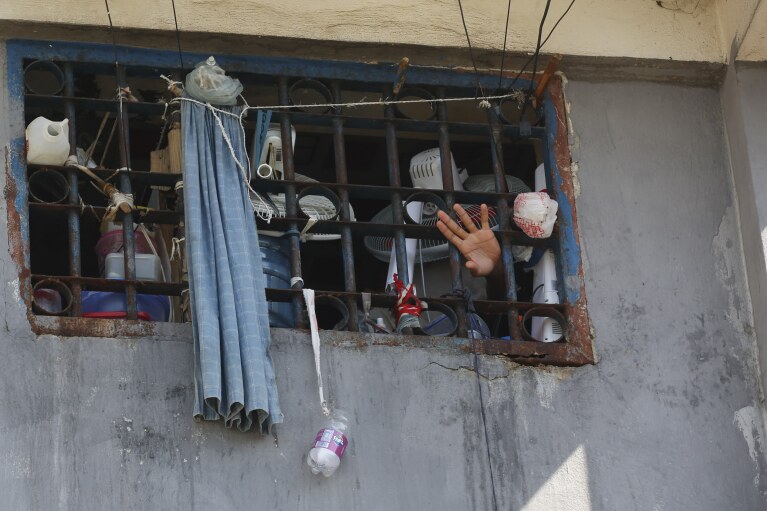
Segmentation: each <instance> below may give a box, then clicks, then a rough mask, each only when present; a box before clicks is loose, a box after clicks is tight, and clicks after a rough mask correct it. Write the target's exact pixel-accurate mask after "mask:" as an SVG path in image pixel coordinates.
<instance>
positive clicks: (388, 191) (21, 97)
mask: <svg viewBox="0 0 767 511" xmlns="http://www.w3.org/2000/svg"><path fill="white" fill-rule="evenodd" d="M7 54H8V92H9V106H10V110H9V113H10V126H11V132H12V140H11V144H10V146H9V150H8V154H7V163H8V164H7V174H8V175H7V178H8V186H7V187H6V199H7V207H8V218H9V226H8V228H9V237H10V241H11V247H12V252H13V255H14V258H15V260H16V262H17V264H18V266H19V277H20V283H21V286H20V290H21V296H22V298H23V299H24V300H25V301H26V303H27V306H28V309H29V319H30V322H31V323H32V326H33V329H34V330H35V331H37V332H39V333H55V334H59V335H78V336H86V335H109V336H117V335H145V334H147V332H148V331H149V330H152V329H153V328H155V325H153V324H150V325H143V326H137V323H138V322H136V321H130V320H91V319H89V320H86V321H83V320H82V318H77V317H56V318H45V320H46V321H42V320H41V318H40V317H39V316H36V315H35V314H33V313H32V311H31V306H30V302H31V300H30V297H31V287H32V284H33V282H34V281H35V279H39V278H41V276H33V275H31V272H30V253H29V212H28V211H29V207H30V204H29V203H28V201H27V173H28V169H27V165H26V164H25V161H24V106H25V89H24V76H23V63H24V62H25V61H28V60H52V61H56V62H58V63H60V64H61V66H62V67H63V69H64V71H65V78H66V83H65V85H66V87H65V91H64V94H63V96H62V98H59V99H54V98H47V100H49V101H62V102H64V105H65V108H66V111H67V114H68V116H69V117H71V119H74V112H75V108H95V109H99V110H102V111H105V110H112V111H115V112H116V113H117V109H116V102H115V101H112V100H101V99H99V100H86V99H82V98H74V97H73V90H74V89H73V82H72V68H73V66H82V65H88V66H102V67H104V68H107V67H109V66H111V69H112V70H114V60H115V49H114V48H112V47H111V46H104V45H94V44H79V43H50V42H38V41H22V40H14V41H9V42H8V43H7ZM205 57H207V55H202V54H191V53H189V54H186V55H185V59H184V60H185V62H197V61H200V60H204V58H205ZM117 59H118V61H119V62H120V68H119V71H118V76H117V81H118V83H120V84H121V85H122V84H123V83H122V82H125V79H126V75H125V73H126V69H128V70H132V69H142V70H143V72H145V73H147V72H151V73H154V76H159V74H160V73H166V74H167V72H168V70H171V71H172V70H176V71H178V54H177V53H175V52H172V51H160V50H148V49H139V48H129V47H118V48H117ZM217 60H218V62H219V64H220V65H222V67H224V68H225V69H227V71H228V72H230V73H232V74H235V75H236V74H237V73H255V74H258V75H260V76H268V77H273V78H274V80H275V85H276V88H277V93H278V94H277V95H278V97H279V101H280V103H281V104H284V105H287V104H290V103H289V101H290V100H289V95H288V94H289V93H288V91H289V85H290V83H291V81H295V80H298V79H305V78H308V79H312V80H320V81H322V83H324V84H327V86H328V88H329V90H330V91H331V94H332V96H333V99H334V100H336V101H338V100H339V99H340V98H341V90H342V87H343V85H344V84H345V83H346V82H354V83H362V84H365V85H366V86H372V87H375V88H376V89H378V90H380V91H381V94H382V97H387V96H391V87H392V82H393V79H394V76H395V74H396V67H395V66H392V65H386V64H363V63H356V62H335V61H334V62H328V61H315V60H306V59H300V58H278V57H252V56H217ZM112 72H114V71H112ZM479 79H480V81H482V82H483V84H484V85H485V87H486V88H487V89H492V88H494V87H496V86H497V82H498V76H497V74H496V75H492V74H486V75H480V77H479ZM528 80H529V77H528ZM407 81H408V85H411V86H415V87H424V88H428V89H430V90H432V91H434V93H435V95H436V96H437V97H449V96H450V95H455V94H456V93H457V92H459V93H461V95H472V94H474V91H475V87H476V81H477V77H476V76H475V75H474V74H470V73H466V72H462V71H457V70H450V69H438V68H430V67H413V68H411V69H410V70H409V71H408V75H407ZM510 84H511V75H510V76H508V77H506V78H505V83H504V85H505V86H509V85H510ZM515 85H516V87H517V88H526V87H527V86H528V85H529V81H527V80H522V81H519V82H517V83H516V84H515ZM37 100H38V101H40V100H41V99H40V98H37ZM43 100H45V98H43ZM125 107H126V105H124V108H125ZM158 108H160V109H161V108H162V107H161V106H159V105H156V104H130V105H127V109H129V111H136V110H137V109H138V110H142V109H144V110H146V111H151V112H155V113H158V112H156V110H157V109H158ZM542 112H543V118H544V123H543V126H536V127H532V128H531V130H530V133H529V134H525V135H524V136H523V135H522V133H521V131H520V126H518V125H510V124H504V123H502V122H500V120H499V119H498V117H497V116H494V115H489V117H488V121H487V122H483V123H469V122H455V121H451V120H450V119H449V118H448V106H447V105H446V104H445V103H438V106H437V108H436V115H435V118H434V119H432V120H428V121H420V120H419V121H416V120H412V119H408V118H403V117H402V116H398V115H397V113H396V112H395V110H394V108H392V107H391V106H388V107H386V108H385V110H384V115H383V116H382V117H359V116H349V115H345V113H344V112H343V111H340V110H331V111H328V112H325V113H308V112H304V111H297V110H283V111H277V112H275V113H274V117H273V118H274V119H276V120H278V121H279V123H280V127H281V132H282V135H283V139H286V137H287V138H288V139H289V138H290V133H291V128H292V126H293V125H300V124H319V125H322V126H325V127H328V128H330V129H331V130H332V136H333V151H334V154H335V162H336V180H335V182H329V183H319V185H318V184H311V185H307V183H304V182H301V181H297V180H296V178H295V169H294V165H293V151H292V148H291V146H290V144H287V145H286V146H285V147H284V148H283V153H282V157H283V162H284V168H285V176H284V177H285V180H284V181H281V182H274V181H254V186H259V187H261V188H260V190H261V191H280V192H284V193H285V195H286V213H287V214H286V218H284V219H274V220H272V225H276V226H278V227H284V228H286V229H288V231H289V232H292V233H294V234H293V235H291V236H290V249H291V271H292V274H293V275H294V276H301V271H302V265H301V256H300V239H299V237H298V232H300V230H301V229H302V228H303V226H304V225H305V223H306V221H307V220H306V219H305V218H303V219H302V218H300V217H299V215H298V210H297V196H298V194H299V193H300V192H301V190H302V189H304V188H306V187H307V186H323V187H326V188H328V189H330V190H332V191H333V192H335V193H336V195H337V196H338V197H339V198H340V199H341V208H340V210H341V211H340V215H339V218H338V219H337V220H326V221H320V222H318V223H317V224H316V225H315V226H314V227H313V230H314V232H323V233H335V234H340V236H341V251H342V254H341V262H342V265H343V269H344V291H327V292H325V291H322V290H317V294H318V296H321V295H332V296H335V297H337V298H340V299H341V300H343V301H344V302H345V303H346V304H347V307H348V308H349V310H350V316H351V321H350V325H349V330H351V331H352V332H355V331H356V330H357V324H356V311H357V308H358V307H359V306H360V293H359V290H358V289H357V288H356V284H355V268H354V263H355V258H354V247H353V243H352V239H353V237H354V236H357V235H361V234H362V233H369V232H372V231H374V230H376V229H377V230H382V229H383V231H384V232H386V233H387V234H389V235H393V236H394V243H395V247H397V249H396V254H397V259H398V262H399V263H400V264H399V266H400V267H406V265H405V264H404V262H405V260H406V254H405V247H404V245H405V244H404V240H405V237H411V238H413V237H415V238H434V237H435V236H439V233H438V232H437V231H436V228H431V227H425V226H418V225H406V224H404V222H403V208H402V200H404V199H406V198H407V197H408V196H409V195H411V194H412V193H413V192H414V190H413V189H412V188H404V187H402V186H401V184H400V181H399V176H400V170H401V169H400V168H399V161H398V151H397V134H398V130H401V129H402V130H408V131H420V132H426V133H432V134H436V136H437V139H438V141H439V148H440V153H441V155H442V156H443V157H442V162H443V165H442V167H443V169H442V170H443V183H444V188H445V189H444V190H430V192H432V193H434V194H436V195H439V196H440V197H441V198H442V199H443V200H444V201H445V202H446V203H447V204H448V206H451V205H452V204H453V203H455V202H456V201H459V202H461V203H480V202H487V203H488V204H491V205H493V206H495V207H496V209H497V211H498V212H499V220H500V226H499V230H498V237H499V240H500V242H501V248H502V260H503V264H504V269H511V271H505V274H506V288H507V289H508V292H507V295H506V300H505V301H494V300H483V301H479V302H477V303H476V307H477V310H478V311H479V312H488V313H505V314H506V316H507V318H508V322H509V331H510V332H511V337H512V340H510V341H508V340H500V339H485V340H478V341H476V346H477V349H479V350H481V351H483V352H485V353H493V354H504V355H507V356H510V357H512V358H513V359H514V360H516V361H519V362H521V363H528V364H553V365H567V366H577V365H583V364H589V363H593V362H594V357H593V352H592V347H591V336H590V325H589V319H588V311H587V308H586V296H585V290H584V284H583V268H582V264H581V257H580V247H579V241H578V240H579V238H578V224H577V218H576V214H575V191H574V187H573V176H572V173H571V161H570V155H569V145H568V134H567V124H566V111H565V103H564V97H563V89H562V81H561V79H559V77H555V78H554V79H553V80H552V81H551V83H550V85H549V87H548V89H547V91H546V94H545V97H544V101H543V106H542ZM159 113H162V112H159ZM69 114H71V115H69ZM121 121H122V122H121V123H120V127H121V129H124V130H125V132H126V134H127V123H128V115H127V112H126V113H125V114H124V115H123V116H122V118H121ZM347 127H351V128H363V129H373V130H377V131H379V132H380V133H381V136H383V137H384V138H385V140H386V147H387V156H388V168H389V184H388V186H371V185H358V184H352V183H350V182H349V180H348V171H347V169H346V164H345V147H344V143H345V135H344V133H345V132H344V129H345V128H347ZM74 129H76V127H74ZM458 132H461V133H471V134H475V135H484V136H487V139H488V150H489V151H490V152H491V153H492V161H493V173H494V175H495V181H496V193H475V192H465V191H453V185H452V174H451V170H450V163H449V162H450V158H449V157H447V158H446V157H444V156H446V155H449V154H450V135H451V133H458ZM118 140H126V145H127V146H128V147H129V145H128V144H129V141H127V137H125V138H123V137H121V138H120V139H118ZM520 140H526V141H534V142H535V143H537V144H539V145H540V147H541V153H542V156H543V163H544V164H545V168H546V171H547V184H548V185H549V186H548V189H549V192H550V194H551V195H552V196H553V198H554V199H555V200H557V202H558V203H559V205H560V209H559V216H558V220H557V226H556V229H555V234H554V235H553V236H552V238H551V239H549V240H532V239H529V238H527V237H525V236H524V235H522V234H521V233H519V232H517V231H512V229H511V227H510V216H509V214H508V213H509V211H510V207H511V204H513V199H514V195H512V194H509V193H507V189H506V182H505V178H504V174H505V172H504V169H503V154H502V152H503V146H504V143H506V142H508V141H520ZM128 147H124V148H122V149H123V152H124V153H125V154H127V153H128ZM124 163H127V162H124ZM62 171H64V172H67V173H68V179H69V183H70V187H74V191H75V193H74V194H72V195H73V196H74V197H75V198H73V199H70V203H69V204H61V205H57V206H56V208H58V209H61V210H62V214H66V215H67V218H68V231H69V240H70V246H77V247H79V235H80V233H79V220H78V217H79V215H80V206H79V204H78V203H77V202H74V201H75V200H76V191H77V188H76V187H77V178H76V176H75V175H74V174H73V172H75V171H72V170H70V169H62ZM128 174H129V173H127V172H122V173H120V181H119V183H120V187H121V189H122V191H124V192H126V191H130V186H131V181H132V180H135V179H138V180H141V179H148V177H147V176H148V173H142V172H131V173H130V175H128ZM139 174H144V175H143V176H142V175H139ZM167 178H170V179H172V178H171V176H167ZM152 179H160V180H162V179H165V178H163V177H160V178H155V177H152ZM155 184H159V183H155ZM163 184H167V183H164V182H163ZM361 198H363V199H364V198H376V199H386V200H390V201H391V206H392V211H393V213H394V214H393V216H394V222H395V224H394V225H392V226H388V227H386V226H383V227H382V226H380V225H374V224H371V223H367V222H351V221H350V218H349V201H350V199H361ZM31 207H38V206H31ZM151 215H152V213H149V214H147V215H145V216H142V217H141V218H140V219H136V220H139V221H142V222H153V221H154V222H166V223H172V222H176V221H178V220H179V218H178V216H174V215H173V214H172V212H156V213H154V217H152V218H148V217H147V216H151ZM124 224H125V227H124V239H125V247H126V250H125V254H126V255H125V257H126V264H125V267H126V279H125V280H124V281H111V282H108V281H104V279H93V278H87V277H82V276H80V266H79V265H80V261H79V258H80V256H79V254H78V250H79V249H70V272H69V273H70V274H69V276H67V277H65V278H63V280H64V282H65V283H66V284H67V285H69V286H70V288H71V289H72V291H73V295H75V300H74V302H75V303H74V306H73V308H74V312H73V315H75V316H77V315H79V298H78V297H79V292H80V290H81V289H82V288H86V289H96V290H115V291H123V290H124V291H125V292H126V293H127V296H128V310H127V312H128V318H135V314H136V302H135V295H136V293H137V292H141V293H149V294H166V295H176V296H177V295H179V294H180V293H181V292H182V290H183V287H182V285H181V284H174V283H148V282H144V281H137V280H135V273H134V272H135V261H134V260H133V256H132V254H133V253H134V248H133V246H134V237H133V236H134V232H133V229H131V227H130V223H129V222H125V223H124ZM512 244H528V245H542V246H546V247H549V248H552V249H553V250H554V251H555V254H556V258H557V262H558V265H557V266H558V268H557V271H558V275H559V282H560V295H561V296H562V298H563V299H564V300H563V303H562V304H561V305H555V306H552V308H554V309H556V310H558V311H559V312H561V313H562V314H564V315H565V317H566V323H567V325H566V328H565V341H564V342H555V343H542V342H532V341H525V340H521V338H520V336H519V322H520V319H519V318H520V315H521V314H522V313H524V312H525V311H526V310H529V309H530V308H531V307H534V306H538V307H540V304H532V303H527V302H518V301H517V299H516V284H515V281H514V271H513V264H514V263H513V258H512V255H511V246H512ZM449 260H450V269H451V279H452V283H453V285H454V286H459V287H460V286H461V276H460V268H461V261H460V254H459V253H458V251H457V250H456V249H455V248H454V247H453V246H452V245H451V246H450V256H449ZM267 298H268V299H269V300H276V301H290V302H292V303H293V307H294V310H295V311H296V312H297V317H298V318H301V317H302V316H303V314H302V301H301V297H300V290H294V289H290V290H277V289H269V290H267ZM372 300H373V305H374V306H376V305H378V306H390V305H391V304H392V303H393V298H392V297H391V296H388V295H386V294H383V293H381V294H373V295H372ZM429 301H430V302H442V303H443V304H444V305H447V306H449V307H451V308H452V309H454V310H455V312H456V315H457V317H458V321H459V328H458V336H459V338H462V337H465V335H466V311H465V308H464V304H463V302H462V301H461V300H460V299H459V298H451V297H442V298H439V297H429ZM304 326H305V325H304V324H303V323H302V322H301V321H300V320H299V324H298V327H299V328H302V327H304ZM357 335H363V334H357ZM381 337H387V339H384V340H382V341H380V343H381V344H399V343H403V344H413V345H424V346H427V345H433V344H434V342H435V341H434V338H429V337H425V338H423V337H415V336H403V337H399V341H402V342H399V341H394V340H392V337H394V336H381ZM405 337H406V339H405ZM440 342H442V341H440ZM444 342H446V343H449V344H451V345H455V339H451V340H445V341H444ZM374 343H379V342H377V341H376V342H374ZM458 344H459V345H461V346H463V347H464V348H466V349H468V345H469V343H467V342H465V339H462V340H461V339H459V341H458Z"/></svg>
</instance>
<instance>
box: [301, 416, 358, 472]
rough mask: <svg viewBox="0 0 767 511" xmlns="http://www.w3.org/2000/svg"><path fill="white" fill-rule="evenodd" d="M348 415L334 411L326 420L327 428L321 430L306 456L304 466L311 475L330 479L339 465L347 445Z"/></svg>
mask: <svg viewBox="0 0 767 511" xmlns="http://www.w3.org/2000/svg"><path fill="white" fill-rule="evenodd" d="M349 422H350V421H349V414H348V413H346V412H344V411H343V410H335V411H334V412H333V414H332V415H331V416H330V419H329V420H328V423H327V426H326V427H324V428H323V429H321V430H320V431H319V432H318V433H317V436H316V437H315V438H314V443H313V444H312V448H311V450H310V451H309V454H308V455H307V456H306V464H307V465H309V468H311V470H312V474H320V473H321V474H322V475H324V476H325V477H330V476H332V475H333V473H334V472H335V471H336V469H338V466H339V465H340V464H341V458H343V456H344V452H346V448H347V447H348V445H349V439H348V438H347V436H346V435H347V434H348V432H349Z"/></svg>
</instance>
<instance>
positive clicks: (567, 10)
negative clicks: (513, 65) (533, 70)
mask: <svg viewBox="0 0 767 511" xmlns="http://www.w3.org/2000/svg"><path fill="white" fill-rule="evenodd" d="M573 4H575V0H572V1H571V2H570V5H568V6H567V9H565V12H563V13H562V15H561V16H560V17H559V19H558V20H557V22H556V23H554V26H553V27H551V30H550V31H549V35H547V36H546V39H544V40H543V42H542V43H541V48H543V46H544V45H545V44H546V42H547V41H548V40H549V38H551V35H552V34H553V33H554V30H555V29H556V28H557V26H558V25H559V23H560V22H561V21H562V20H563V19H565V16H567V13H568V12H570V9H571V8H572V7H573ZM532 61H533V56H530V58H529V59H527V62H525V65H524V66H522V69H520V71H519V72H518V73H517V76H515V77H514V79H513V80H512V81H511V84H510V85H509V90H510V89H512V88H513V87H514V84H515V83H517V80H519V77H520V76H522V73H524V72H525V71H526V70H527V66H529V65H530V63H531V62H532Z"/></svg>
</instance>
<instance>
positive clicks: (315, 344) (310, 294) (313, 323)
mask: <svg viewBox="0 0 767 511" xmlns="http://www.w3.org/2000/svg"><path fill="white" fill-rule="evenodd" d="M304 301H305V302H306V312H308V313H309V328H310V329H311V332H312V350H313V351H314V368H315V369H316V370H317V390H318V391H319V395H320V407H321V408H322V413H323V415H325V417H328V416H329V415H330V408H329V407H328V402H327V401H325V392H324V391H323V388H322V364H321V360H320V331H319V330H320V328H319V326H318V325H317V311H315V309H314V289H304Z"/></svg>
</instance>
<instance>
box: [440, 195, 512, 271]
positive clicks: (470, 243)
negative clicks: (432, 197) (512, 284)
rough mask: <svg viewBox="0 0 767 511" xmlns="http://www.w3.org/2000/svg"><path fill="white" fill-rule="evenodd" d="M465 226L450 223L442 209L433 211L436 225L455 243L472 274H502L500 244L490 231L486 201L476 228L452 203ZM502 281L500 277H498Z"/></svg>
mask: <svg viewBox="0 0 767 511" xmlns="http://www.w3.org/2000/svg"><path fill="white" fill-rule="evenodd" d="M453 209H454V210H455V212H456V214H458V218H459V219H460V220H461V223H462V224H463V225H464V227H465V229H464V228H462V227H461V226H460V225H458V224H457V223H456V222H454V221H453V220H452V219H451V218H450V217H449V216H448V215H447V214H446V213H445V212H444V211H439V212H438V213H437V215H438V217H439V221H438V222H437V228H438V229H439V230H440V232H441V233H442V235H443V236H445V238H447V240H448V241H449V242H450V243H452V244H453V245H455V246H456V247H457V248H458V250H460V251H461V254H463V256H464V257H465V258H466V268H467V269H468V270H469V271H470V272H471V274H472V275H474V276H475V277H489V278H490V279H493V280H495V279H496V278H500V277H502V266H501V264H499V263H500V260H501V247H500V245H499V244H498V240H497V239H496V238H495V234H493V231H491V230H490V224H489V222H488V213H487V204H482V207H481V221H480V224H481V229H480V228H477V226H476V225H475V224H474V222H473V221H472V219H471V218H470V217H469V215H468V213H466V210H464V209H463V208H462V207H461V205H460V204H455V205H454V206H453ZM500 280H501V281H503V279H502V278H501V279H500Z"/></svg>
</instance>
